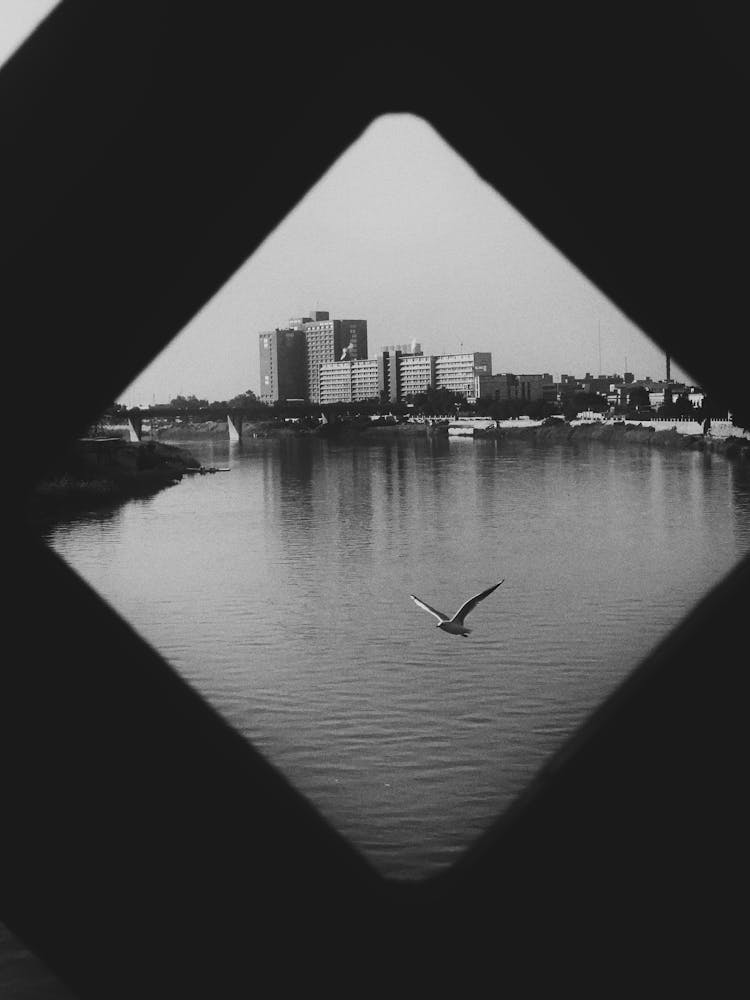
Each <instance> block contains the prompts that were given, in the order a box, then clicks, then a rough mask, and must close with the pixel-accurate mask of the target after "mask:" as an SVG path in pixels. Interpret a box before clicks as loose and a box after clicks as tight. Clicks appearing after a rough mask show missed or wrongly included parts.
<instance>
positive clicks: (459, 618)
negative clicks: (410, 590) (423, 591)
mask: <svg viewBox="0 0 750 1000" xmlns="http://www.w3.org/2000/svg"><path fill="white" fill-rule="evenodd" d="M504 582H505V581H504V580H501V581H500V583H504ZM500 583H495V584H493V586H491V587H488V588H487V590H483V591H482V592H481V594H476V595H475V596H474V597H471V598H469V600H468V601H466V603H465V604H462V605H461V607H460V608H459V609H458V611H457V612H456V613H455V614H454V615H453V617H450V616H449V615H446V614H445V612H443V611H436V610H435V608H432V607H430V605H429V604H426V603H425V602H424V601H422V600H420V599H419V598H418V597H415V596H414V594H410V595H409V596H410V597H411V599H412V600H413V601H414V603H415V604H418V605H419V607H420V608H423V609H424V610H425V611H428V612H429V613H430V614H431V615H433V616H434V617H435V618H437V620H438V623H437V625H436V626H435V627H436V628H440V629H442V630H443V632H448V633H449V634H450V635H460V636H463V637H464V638H466V636H467V635H468V634H469V632H471V629H470V628H467V627H466V626H465V625H464V618H465V617H466V616H467V615H468V613H469V612H470V611H472V610H473V609H474V608H475V607H476V606H477V604H479V602H480V601H483V600H484V599H485V597H487V596H488V595H489V594H491V593H492V591H493V590H497V588H498V587H499V586H500Z"/></svg>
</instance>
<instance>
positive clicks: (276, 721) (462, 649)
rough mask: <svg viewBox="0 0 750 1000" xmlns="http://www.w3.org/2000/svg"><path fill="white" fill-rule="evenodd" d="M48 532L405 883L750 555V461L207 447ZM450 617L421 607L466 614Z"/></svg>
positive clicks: (446, 855)
mask: <svg viewBox="0 0 750 1000" xmlns="http://www.w3.org/2000/svg"><path fill="white" fill-rule="evenodd" d="M187 447H188V448H189V450H191V451H192V452H193V453H194V454H195V455H196V457H198V458H199V459H200V460H201V461H202V462H203V463H204V464H206V465H224V466H229V467H231V472H230V473H223V474H217V475H213V476H203V477H189V478H186V479H184V480H183V481H182V482H181V483H179V484H178V485H176V486H174V487H171V488H169V489H167V490H165V491H163V492H162V493H160V494H158V495H156V496H155V497H152V498H150V499H146V500H134V501H130V502H128V503H126V504H125V505H123V506H122V507H120V508H118V509H117V510H116V511H109V512H106V513H103V512H100V513H98V514H97V513H91V514H85V515H79V516H77V517H75V518H72V519H69V520H67V521H66V522H64V523H60V524H58V525H57V526H56V527H55V528H53V529H52V530H51V531H50V533H49V541H50V544H51V545H52V547H53V548H54V549H55V550H56V551H57V552H58V553H59V554H60V555H61V556H62V557H63V558H64V559H65V560H66V561H67V562H68V563H69V564H70V565H71V566H72V567H73V568H74V569H75V570H76V571H77V572H78V573H79V574H80V575H81V576H82V577H83V578H84V579H85V580H87V581H88V582H89V583H90V584H91V585H92V586H93V587H95V588H96V589H97V590H98V591H99V592H100V593H101V594H102V596H103V597H104V598H105V599H106V600H107V601H108V602H109V603H110V604H112V605H113V606H114V607H115V608H116V609H117V610H118V611H119V613H120V614H121V615H122V616H123V617H124V618H126V619H127V620H128V621H129V622H130V623H131V624H132V625H134V626H135V627H136V628H137V629H138V631H139V632H140V633H141V634H142V635H143V636H144V637H145V638H146V639H147V640H148V641H149V642H150V643H151V644H152V645H153V646H154V647H155V648H156V649H158V650H159V651H160V652H161V654H162V655H163V656H164V657H165V658H166V659H167V660H168V661H169V662H170V663H171V664H172V665H173V666H174V667H175V668H176V669H177V670H178V671H179V672H180V674H182V675H183V676H184V677H185V678H186V679H187V680H188V681H189V682H190V683H191V684H192V685H193V686H194V687H195V688H196V689H197V690H198V691H200V692H201V693H202V694H203V695H204V696H205V697H206V699H207V700H208V701H210V702H211V703H212V704H213V705H214V706H215V707H216V708H217V709H218V710H219V711H220V712H221V713H222V714H223V715H224V716H225V717H226V718H227V719H228V720H229V721H230V722H231V723H232V724H233V725H234V726H235V727H236V728H237V729H239V730H240V731H241V732H242V733H243V734H244V735H245V736H246V737H247V738H248V739H249V740H251V741H252V743H253V744H254V745H255V746H256V747H258V748H259V749H260V750H261V751H262V752H263V753H264V754H265V755H266V756H267V757H268V758H269V759H270V760H271V761H272V762H273V763H274V764H275V765H276V766H277V767H278V768H279V769H280V770H281V771H282V772H283V774H284V775H285V776H286V777H287V778H288V779H289V780H290V781H291V782H292V783H293V784H294V785H295V786H296V787H297V788H298V789H299V790H300V791H301V792H302V793H303V794H305V795H306V796H307V797H308V798H309V799H310V800H311V801H312V802H313V803H314V804H315V805H316V806H317V808H318V809H319V810H320V811H321V812H322V813H323V815H324V816H326V817H327V818H328V819H329V820H330V822H331V823H332V824H333V825H334V826H336V827H337V828H338V829H340V830H341V831H342V832H343V833H345V834H346V835H347V836H348V837H349V838H350V839H351V840H352V842H353V843H354V844H355V845H356V846H357V847H358V848H359V849H360V850H361V851H362V852H363V853H364V855H365V856H366V857H367V858H368V859H369V860H370V861H371V862H372V863H373V864H374V865H375V866H376V867H377V868H378V870H380V871H381V872H383V873H384V874H386V875H387V876H389V877H396V878H409V879H411V878H422V877H424V876H427V875H429V874H431V873H433V872H436V871H438V870H440V869H442V868H444V867H445V866H447V865H449V864H450V863H451V861H452V860H453V859H455V858H456V857H457V856H458V855H459V854H460V853H461V852H462V851H463V850H465V848H466V847H467V846H468V845H470V844H471V842H472V841H473V840H474V839H475V838H476V836H477V835H478V834H479V833H480V832H482V831H483V830H485V829H486V828H487V827H488V825H489V824H490V823H491V822H492V820H493V819H495V818H496V817H497V815H498V814H499V813H500V812H502V810H503V809H504V808H505V807H506V806H507V805H508V804H509V803H510V802H511V801H512V800H513V798H514V797H515V796H516V795H517V794H518V792H519V791H520V790H521V789H523V788H524V787H525V786H526V785H527V784H528V782H529V780H530V779H531V777H532V776H533V775H534V773H535V772H536V771H537V770H538V769H539V768H540V766H541V765H542V764H543V763H544V761H545V760H547V759H548V758H549V756H550V754H551V753H552V752H553V751H554V750H555V749H557V748H558V747H559V746H560V745H561V743H562V742H563V741H564V739H565V737H566V736H568V735H569V734H571V733H572V732H573V731H574V729H575V728H576V727H577V726H578V725H579V724H580V723H581V722H582V721H583V720H584V719H585V717H586V715H587V714H588V713H589V712H590V710H591V709H592V708H593V707H595V706H596V705H597V704H598V703H599V702H600V701H601V700H602V699H603V698H604V697H605V696H606V695H607V694H609V693H610V692H612V691H613V690H614V689H615V687H616V686H617V684H618V683H619V682H620V681H621V680H622V679H623V678H624V677H625V676H626V675H627V674H628V673H629V672H630V671H631V670H632V669H633V668H634V667H635V666H636V665H637V664H638V662H639V661H640V660H641V659H642V658H643V657H644V655H645V654H647V653H648V652H649V651H650V650H651V649H652V648H653V647H654V645H655V644H656V643H657V642H658V640H659V639H661V638H662V637H663V636H664V635H665V634H666V633H667V632H668V631H669V629H670V628H672V627H673V626H674V625H676V624H677V623H678V622H679V621H680V620H681V619H682V618H683V617H685V615H686V614H687V613H688V612H689V610H690V609H691V608H692V607H693V606H694V604H695V602H696V601H697V600H699V599H700V597H701V596H703V594H705V593H706V591H707V590H708V589H709V588H710V587H711V586H712V585H713V584H714V583H716V582H718V580H719V579H721V578H722V577H723V576H724V575H725V574H726V572H727V571H728V570H729V569H730V568H731V567H732V566H733V565H734V564H735V563H736V562H737V561H738V559H739V558H740V556H741V555H743V554H744V553H745V552H747V551H748V549H750V474H749V473H748V470H747V469H746V468H745V467H744V466H742V465H740V464H736V465H735V464H732V463H731V462H728V461H727V460H725V459H724V458H723V457H720V456H710V455H704V454H702V453H697V452H689V451H678V452H672V451H662V450H660V449H656V448H652V449H650V448H647V447H643V448H639V447H637V446H625V447H609V446H607V445H605V444H601V443H598V442H580V443H566V444H533V443H529V442H522V441H510V440H502V441H499V442H498V441H495V440H471V439H452V440H448V439H447V437H428V436H426V435H418V436H403V437H399V436H395V435H394V436H393V437H389V438H377V439H373V440H360V441H357V442H355V443H353V442H343V441H342V442H335V441H331V440H320V439H317V438H314V439H306V438H288V439H265V440H263V439H249V440H247V441H244V442H242V444H241V445H239V446H236V445H235V446H230V445H229V443H223V442H216V443H202V444H201V443H196V444H190V445H188V446H187ZM503 577H504V578H505V583H504V585H503V586H502V587H501V588H500V589H499V590H497V591H496V592H495V593H494V594H492V595H491V596H490V597H489V598H488V599H487V600H486V601H484V602H483V603H481V604H480V605H479V606H478V607H477V609H476V610H475V611H474V612H472V614H471V616H470V617H469V619H467V624H468V625H469V626H470V627H472V628H473V630H474V631H473V632H472V634H471V636H470V637H469V638H466V639H463V638H460V637H453V636H449V635H446V634H444V633H443V632H442V631H440V630H439V629H437V628H435V627H434V625H435V622H434V619H432V617H431V616H429V615H427V614H426V613H425V612H423V611H421V610H420V609H419V608H417V607H416V605H415V604H414V603H413V602H412V601H411V600H410V597H409V595H410V594H412V593H414V594H417V595H418V596H420V597H421V598H423V599H424V600H426V601H427V602H428V603H430V604H431V605H433V606H434V607H437V608H440V609H441V610H444V611H448V612H452V611H454V610H455V609H456V608H457V607H458V606H459V605H460V604H461V603H462V602H463V601H464V600H465V599H466V598H468V597H469V596H471V595H472V594H475V593H477V592H478V591H479V590H482V589H484V588H486V587H487V586H489V585H490V584H492V583H495V582H497V581H498V580H499V579H501V578H503Z"/></svg>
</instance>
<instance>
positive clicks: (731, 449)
mask: <svg viewBox="0 0 750 1000" xmlns="http://www.w3.org/2000/svg"><path fill="white" fill-rule="evenodd" d="M499 436H500V437H501V438H512V439H520V440H528V441H534V442H543V441H547V442H563V441H599V442H602V443H604V444H608V445H612V446H614V447H623V446H631V445H637V446H640V447H649V448H669V449H675V450H685V451H703V452H710V453H712V454H720V455H725V456H726V457H727V458H736V459H740V460H743V461H749V460H750V439H748V438H744V437H725V438H717V437H711V436H710V434H709V435H706V436H705V437H704V436H703V435H694V434H680V433H679V432H678V431H677V430H675V429H674V428H672V427H671V428H669V429H668V430H663V431H662V430H655V429H654V428H653V427H639V426H637V425H635V424H601V423H596V424H577V425H571V424H567V423H559V424H557V423H556V424H554V425H547V426H541V427H521V426H519V427H518V428H515V427H507V426H506V427H503V428H502V429H501V430H500V432H499Z"/></svg>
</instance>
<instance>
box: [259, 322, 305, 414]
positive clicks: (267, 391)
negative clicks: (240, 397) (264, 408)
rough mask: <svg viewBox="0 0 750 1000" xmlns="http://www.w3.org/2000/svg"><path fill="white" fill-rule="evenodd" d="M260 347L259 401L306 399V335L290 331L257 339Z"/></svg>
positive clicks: (269, 333) (297, 331)
mask: <svg viewBox="0 0 750 1000" xmlns="http://www.w3.org/2000/svg"><path fill="white" fill-rule="evenodd" d="M258 341H259V347H260V399H261V402H263V403H269V404H270V403H276V402H278V400H284V399H299V398H301V397H304V396H305V391H306V384H307V368H306V354H305V334H304V333H303V332H302V331H301V330H295V329H294V328H292V327H289V328H287V329H284V330H278V329H277V330H271V331H269V332H267V333H261V334H259V337H258Z"/></svg>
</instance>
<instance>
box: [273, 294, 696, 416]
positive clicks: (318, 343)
mask: <svg viewBox="0 0 750 1000" xmlns="http://www.w3.org/2000/svg"><path fill="white" fill-rule="evenodd" d="M259 348H260V400H261V402H263V403H266V404H268V405H274V404H278V403H285V402H291V401H300V402H310V403H316V404H320V405H324V404H332V403H364V402H368V401H379V402H384V403H404V402H405V403H408V402H410V401H413V400H414V399H415V398H417V397H419V396H420V394H424V393H427V392H429V391H430V390H440V389H444V390H448V391H449V392H451V393H454V394H456V396H458V397H461V398H462V399H464V400H465V401H466V402H467V403H469V404H477V403H478V402H479V401H483V402H485V403H488V402H494V403H504V402H511V401H516V402H520V403H545V402H546V403H550V404H553V405H555V404H557V405H561V404H563V403H564V402H565V400H566V399H569V398H570V397H571V396H572V395H576V394H578V395H580V394H586V395H590V396H592V397H599V398H600V400H601V404H602V405H606V406H607V408H616V409H626V408H628V407H632V406H633V405H634V404H637V405H638V406H639V408H644V409H645V408H648V409H651V410H652V411H653V412H658V411H659V410H660V409H662V408H663V407H665V405H669V404H673V403H674V401H675V400H676V399H677V398H680V399H681V400H682V406H683V408H684V409H685V410H686V411H687V412H689V411H688V405H689V406H690V407H691V408H694V409H700V407H701V406H702V404H703V400H704V393H703V391H702V390H701V389H700V388H699V387H697V386H694V385H687V384H685V383H682V382H676V381H674V380H672V378H671V371H670V368H671V364H670V359H669V357H668V356H667V357H665V372H664V378H662V379H653V378H651V377H650V376H646V377H645V378H641V379H636V378H635V376H634V374H633V373H632V372H624V373H623V374H622V375H620V374H611V375H607V374H602V373H599V374H598V375H592V374H591V373H589V372H586V374H585V375H583V376H575V375H568V374H563V375H561V376H560V380H559V381H556V380H555V379H554V378H553V376H552V375H550V374H549V373H548V372H542V373H534V374H529V373H513V372H498V373H493V370H492V354H491V353H490V352H489V351H469V352H461V353H457V354H424V353H423V351H422V345H421V344H420V343H419V342H417V341H416V339H414V340H411V341H409V342H407V343H403V344H390V345H386V346H383V347H381V348H380V349H379V350H378V351H377V353H376V354H374V355H373V356H369V355H368V344H367V320H365V319H331V318H330V315H329V313H328V312H324V311H319V310H318V311H315V312H313V313H312V314H311V315H310V316H302V317H298V318H295V319H290V320H289V322H288V323H287V325H286V326H284V327H280V328H279V327H277V328H276V329H275V330H272V331H266V332H263V333H260V334H259Z"/></svg>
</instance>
